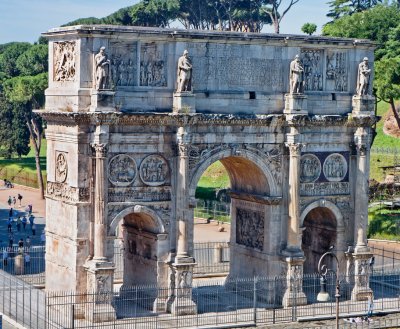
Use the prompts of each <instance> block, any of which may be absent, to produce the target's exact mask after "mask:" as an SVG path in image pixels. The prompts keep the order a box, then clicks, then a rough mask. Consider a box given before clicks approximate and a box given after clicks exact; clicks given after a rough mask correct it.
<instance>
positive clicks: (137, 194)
mask: <svg viewBox="0 0 400 329" xmlns="http://www.w3.org/2000/svg"><path fill="white" fill-rule="evenodd" d="M170 200H171V189H170V187H162V188H156V187H154V188H150V187H147V188H143V187H125V188H124V187H115V188H109V189H108V201H109V202H136V201H145V202H152V201H170Z"/></svg>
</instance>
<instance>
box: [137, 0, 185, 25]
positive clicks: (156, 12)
mask: <svg viewBox="0 0 400 329" xmlns="http://www.w3.org/2000/svg"><path fill="white" fill-rule="evenodd" d="M178 10H179V2H178V0H142V1H141V2H139V3H138V4H136V5H134V6H132V7H131V10H130V12H129V15H130V17H131V18H132V25H139V26H156V27H167V26H169V23H170V21H171V20H173V19H175V17H176V15H177V13H178Z"/></svg>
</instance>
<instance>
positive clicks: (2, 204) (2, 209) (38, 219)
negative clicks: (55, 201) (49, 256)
mask: <svg viewBox="0 0 400 329" xmlns="http://www.w3.org/2000/svg"><path fill="white" fill-rule="evenodd" d="M18 193H20V194H21V195H22V201H21V205H19V201H18V199H17V202H16V204H15V206H14V205H13V204H12V205H11V207H13V210H14V219H17V218H18V217H21V218H22V216H23V215H26V216H27V215H28V212H27V211H26V209H25V208H26V207H27V205H28V204H32V205H33V207H32V214H33V216H34V217H35V219H34V223H35V224H36V234H35V235H33V232H32V230H31V226H30V225H29V222H28V224H27V225H26V227H25V230H24V229H23V228H22V225H21V230H20V231H18V230H17V225H16V222H14V223H13V226H12V232H13V234H14V246H18V240H19V239H20V238H22V239H24V241H25V240H26V238H27V237H28V236H29V238H30V239H31V245H32V246H34V245H40V244H43V243H42V242H41V241H40V235H41V233H42V231H43V230H44V228H45V224H46V220H45V200H42V199H41V198H40V193H39V191H38V190H34V189H27V188H24V187H23V186H15V187H14V188H5V187H3V186H2V187H0V248H2V247H7V246H8V243H9V233H8V227H7V221H8V217H9V211H10V207H9V205H8V204H7V200H8V197H9V196H11V197H14V196H15V197H16V198H17V196H18ZM27 217H28V216H27Z"/></svg>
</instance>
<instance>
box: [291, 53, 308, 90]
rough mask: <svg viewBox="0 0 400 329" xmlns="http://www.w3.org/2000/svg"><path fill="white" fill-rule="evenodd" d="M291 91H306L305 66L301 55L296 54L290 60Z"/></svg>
mask: <svg viewBox="0 0 400 329" xmlns="http://www.w3.org/2000/svg"><path fill="white" fill-rule="evenodd" d="M289 80H290V93H291V94H302V93H303V92H304V67H303V64H302V63H301V61H300V56H299V55H296V56H295V57H294V60H292V61H291V62H290V75H289Z"/></svg>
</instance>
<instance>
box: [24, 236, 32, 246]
mask: <svg viewBox="0 0 400 329" xmlns="http://www.w3.org/2000/svg"><path fill="white" fill-rule="evenodd" d="M25 245H26V247H27V248H28V249H29V248H30V247H31V238H30V237H29V235H28V236H27V237H26V240H25Z"/></svg>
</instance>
